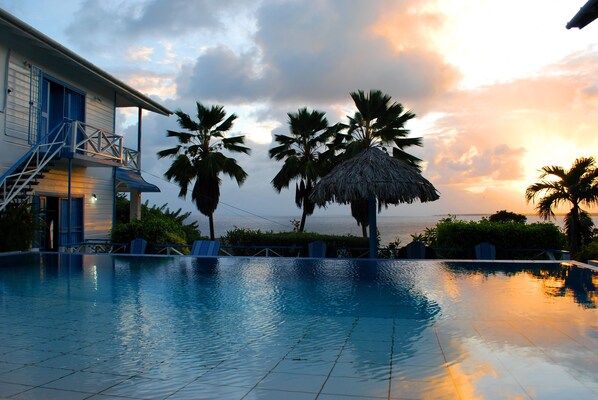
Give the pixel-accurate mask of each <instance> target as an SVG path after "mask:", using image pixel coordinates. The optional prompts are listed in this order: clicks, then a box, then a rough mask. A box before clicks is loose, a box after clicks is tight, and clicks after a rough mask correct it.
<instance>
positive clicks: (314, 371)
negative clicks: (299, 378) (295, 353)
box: [273, 359, 335, 375]
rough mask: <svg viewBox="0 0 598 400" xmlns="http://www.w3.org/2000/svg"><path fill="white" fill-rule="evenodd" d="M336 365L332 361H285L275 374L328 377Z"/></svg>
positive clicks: (277, 367) (278, 366) (279, 365)
mask: <svg viewBox="0 0 598 400" xmlns="http://www.w3.org/2000/svg"><path fill="white" fill-rule="evenodd" d="M334 366H335V363H334V362H332V361H320V360H315V361H314V360H306V359H284V360H282V361H281V362H280V363H279V364H278V365H277V366H276V368H274V370H273V372H284V373H290V374H304V375H328V374H329V373H330V372H331V371H332V369H333V367H334Z"/></svg>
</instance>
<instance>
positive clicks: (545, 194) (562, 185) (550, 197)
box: [525, 157, 598, 253]
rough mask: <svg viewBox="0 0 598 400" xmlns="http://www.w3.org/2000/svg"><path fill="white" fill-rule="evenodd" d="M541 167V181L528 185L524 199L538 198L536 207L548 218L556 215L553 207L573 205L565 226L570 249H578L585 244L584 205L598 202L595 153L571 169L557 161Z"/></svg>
mask: <svg viewBox="0 0 598 400" xmlns="http://www.w3.org/2000/svg"><path fill="white" fill-rule="evenodd" d="M540 171H541V174H540V176H539V179H540V181H538V182H536V183H534V184H533V185H530V186H528V188H527V189H526V191H525V199H526V200H527V202H528V203H529V202H530V201H534V202H535V201H536V199H538V203H537V205H536V210H537V211H538V215H539V216H540V217H542V218H544V219H545V220H548V219H550V218H553V217H554V216H555V215H554V210H553V209H554V208H556V207H558V206H560V205H564V204H567V203H568V204H570V205H571V210H570V211H569V213H568V214H567V215H566V217H565V230H566V232H567V238H568V241H569V250H570V251H571V252H572V253H575V252H576V251H577V250H578V249H579V247H580V246H581V244H582V228H583V227H585V226H586V225H588V221H587V217H588V215H587V212H586V211H584V210H582V209H581V205H587V206H592V205H595V204H596V203H597V202H598V168H597V167H596V162H595V160H594V158H593V157H581V158H578V159H576V160H575V161H574V162H573V165H572V166H571V168H570V169H569V170H568V171H567V170H565V169H564V168H563V167H560V166H556V165H551V166H545V167H542V168H541V169H540ZM590 221H591V220H590ZM585 229H587V227H586V228H585Z"/></svg>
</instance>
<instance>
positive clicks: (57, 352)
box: [0, 254, 598, 400]
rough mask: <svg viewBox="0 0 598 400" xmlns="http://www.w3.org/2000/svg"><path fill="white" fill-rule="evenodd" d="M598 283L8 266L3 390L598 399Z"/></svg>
mask: <svg viewBox="0 0 598 400" xmlns="http://www.w3.org/2000/svg"><path fill="white" fill-rule="evenodd" d="M597 285H598V275H597V274H595V273H593V272H592V271H590V270H585V269H580V268H577V267H575V266H561V265H559V264H548V263H528V264H521V263H481V264H472V263H465V262H463V263H450V262H440V261H421V262H408V261H369V260H308V259H278V258H237V257H224V258H191V257H140V256H111V255H80V254H79V255H78V254H25V255H18V256H0V321H1V326H0V397H1V398H17V399H39V398H46V399H54V398H55V399H95V400H100V399H102V400H107V399H121V400H122V399H285V400H292V399H319V400H333V399H344V398H346V399H353V400H358V399H503V398H504V399H511V398H512V399H563V398H575V399H595V398H598V311H597V309H596V304H597V302H598V292H597V291H596V286H597Z"/></svg>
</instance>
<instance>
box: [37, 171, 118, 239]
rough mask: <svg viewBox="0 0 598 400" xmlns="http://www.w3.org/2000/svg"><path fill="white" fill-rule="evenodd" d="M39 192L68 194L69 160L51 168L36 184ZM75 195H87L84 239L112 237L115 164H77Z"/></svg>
mask: <svg viewBox="0 0 598 400" xmlns="http://www.w3.org/2000/svg"><path fill="white" fill-rule="evenodd" d="M35 194H39V195H47V196H59V197H67V194H68V167H67V163H66V162H65V163H60V164H57V165H56V166H55V168H53V169H52V170H51V171H50V172H48V173H47V174H46V176H44V178H43V179H42V180H41V181H40V183H39V185H37V186H36V188H35ZM92 194H95V195H96V196H97V199H98V200H97V201H96V202H95V203H92V202H91V195H92ZM71 196H72V197H83V198H84V200H83V218H84V221H85V223H84V239H108V238H109V237H110V229H111V228H112V213H113V205H114V204H113V203H114V199H113V176H112V168H85V167H73V174H72V177H71Z"/></svg>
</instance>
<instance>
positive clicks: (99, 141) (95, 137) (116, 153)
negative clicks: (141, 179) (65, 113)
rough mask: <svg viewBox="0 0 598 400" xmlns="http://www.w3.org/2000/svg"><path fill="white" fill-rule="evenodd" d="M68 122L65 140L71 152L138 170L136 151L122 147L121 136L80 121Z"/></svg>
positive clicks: (138, 155)
mask: <svg viewBox="0 0 598 400" xmlns="http://www.w3.org/2000/svg"><path fill="white" fill-rule="evenodd" d="M64 123H65V124H70V127H71V129H70V130H68V129H67V130H66V131H70V135H69V138H68V139H67V140H66V142H67V143H69V144H70V146H69V148H70V152H71V153H72V154H82V155H85V156H88V157H92V158H97V159H100V160H105V161H112V162H115V163H117V164H120V165H121V166H123V167H125V168H131V169H134V170H139V165H140V164H139V157H140V154H139V152H138V151H136V150H133V149H129V148H126V147H124V145H123V143H124V139H123V137H122V136H120V135H117V134H115V133H112V132H109V131H106V130H104V129H99V128H95V127H93V126H91V125H88V124H85V123H83V122H81V121H65V122H64Z"/></svg>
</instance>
